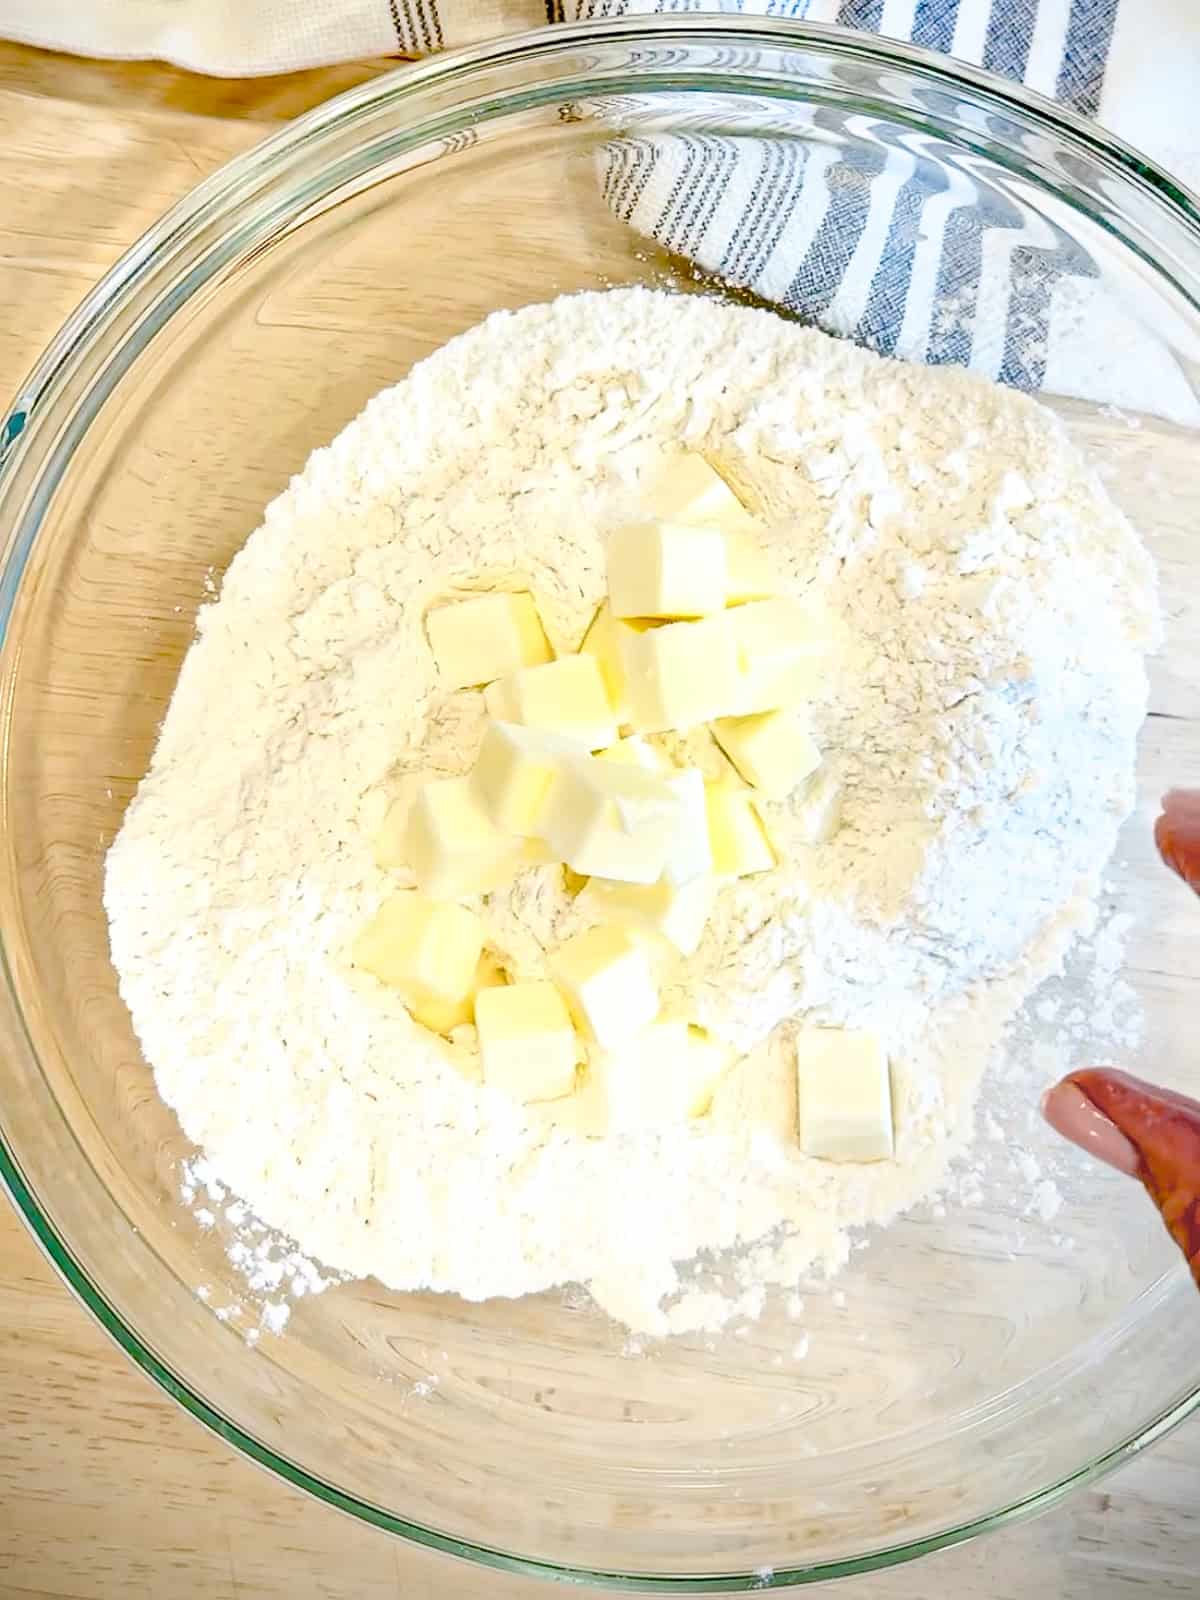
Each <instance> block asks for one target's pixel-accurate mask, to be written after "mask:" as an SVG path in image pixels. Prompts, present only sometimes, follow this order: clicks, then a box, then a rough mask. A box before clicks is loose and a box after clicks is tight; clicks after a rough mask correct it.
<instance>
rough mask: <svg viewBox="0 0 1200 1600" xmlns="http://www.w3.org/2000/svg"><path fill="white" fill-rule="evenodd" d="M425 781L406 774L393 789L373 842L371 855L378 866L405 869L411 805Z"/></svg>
mask: <svg viewBox="0 0 1200 1600" xmlns="http://www.w3.org/2000/svg"><path fill="white" fill-rule="evenodd" d="M426 781H427V780H426V779H425V778H424V777H423V776H422V775H421V774H420V773H418V772H406V773H405V774H404V776H403V777H402V778H401V779H400V782H399V783H398V784H397V786H396V790H395V793H394V794H393V796H392V800H391V803H390V804H389V806H388V808H387V810H386V812H385V813H384V817H383V822H382V823H381V824H380V828H379V832H378V833H377V834H376V835H375V838H374V840H373V841H372V846H371V848H372V852H373V854H374V856H375V863H376V865H377V866H380V867H384V868H385V869H387V870H388V871H392V870H394V869H395V868H397V867H407V866H408V855H407V853H406V852H407V842H406V837H405V836H406V834H407V832H408V818H409V813H410V812H411V811H412V807H413V801H414V800H415V799H416V798H417V796H418V795H419V794H420V792H421V787H422V785H423V784H424V783H425V782H426Z"/></svg>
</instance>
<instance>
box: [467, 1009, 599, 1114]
mask: <svg viewBox="0 0 1200 1600" xmlns="http://www.w3.org/2000/svg"><path fill="white" fill-rule="evenodd" d="M475 1027H476V1029H477V1030H478V1035H479V1058H480V1061H481V1062H482V1065H483V1081H484V1082H485V1083H486V1084H487V1085H488V1087H489V1088H492V1089H499V1090H500V1091H501V1093H503V1094H507V1095H510V1096H511V1097H512V1098H513V1099H514V1100H521V1101H524V1102H526V1103H529V1102H531V1101H535V1100H557V1099H558V1098H559V1097H560V1096H562V1095H567V1094H570V1093H571V1092H572V1090H573V1089H574V1087H575V1066H576V1063H577V1062H578V1060H579V1058H580V1054H581V1052H580V1047H579V1038H578V1035H577V1034H576V1032H575V1027H574V1024H573V1023H572V1021H571V1017H570V1013H569V1012H568V1010H567V1007H566V1004H565V1002H564V1000H563V998H562V996H561V995H560V994H559V992H558V990H557V989H556V988H555V987H554V985H553V984H552V983H512V984H509V985H508V986H507V987H506V988H503V989H500V988H494V989H484V990H482V991H481V992H480V993H479V994H478V995H476V997H475Z"/></svg>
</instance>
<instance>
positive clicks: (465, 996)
mask: <svg viewBox="0 0 1200 1600" xmlns="http://www.w3.org/2000/svg"><path fill="white" fill-rule="evenodd" d="M482 952H483V923H482V922H481V921H480V919H479V918H478V917H477V916H476V915H475V913H474V912H473V911H468V910H467V909H466V908H465V907H464V906H456V905H451V904H446V903H444V902H440V901H436V900H431V899H429V898H428V897H427V896H426V895H423V894H422V893H421V892H420V891H419V890H417V889H402V890H401V891H400V893H399V894H394V895H392V896H391V897H390V898H389V899H387V900H385V901H384V902H383V904H382V905H381V906H380V908H379V910H378V911H377V912H376V913H375V915H374V917H373V918H372V919H371V921H370V922H369V923H368V924H367V926H366V927H365V928H364V929H363V931H362V932H361V933H360V934H359V936H358V938H357V940H356V941H355V944H354V949H353V952H352V959H353V962H354V965H355V966H356V967H361V968H362V969H363V970H364V971H365V972H369V973H370V974H371V975H372V977H375V978H378V980H379V982H380V983H384V984H387V985H388V987H389V988H393V989H397V990H399V992H400V993H401V995H402V996H403V997H404V1000H405V1003H406V1004H407V1005H408V1007H409V1010H410V1011H411V1012H412V1014H413V1016H414V1017H415V1018H416V1020H417V1021H418V1022H422V1023H424V1024H425V1026H426V1027H430V1028H433V1029H434V1031H435V1032H438V1033H440V1032H443V1031H445V1032H448V1031H449V1029H450V1028H451V1027H454V1026H456V1025H457V1021H458V1020H463V1021H469V1020H470V1011H469V1006H468V1009H467V1013H466V1015H465V1016H463V1017H461V1018H460V1016H459V1014H460V1013H461V1011H462V1008H463V1006H464V1004H466V1003H468V1002H469V999H470V996H471V995H472V994H473V993H474V986H475V978H476V973H477V970H478V968H479V961H480V956H481V954H482ZM451 1019H455V1020H451Z"/></svg>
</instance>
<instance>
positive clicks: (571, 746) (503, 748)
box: [471, 722, 579, 839]
mask: <svg viewBox="0 0 1200 1600" xmlns="http://www.w3.org/2000/svg"><path fill="white" fill-rule="evenodd" d="M578 755H579V746H578V745H577V744H575V743H574V741H572V740H570V739H563V738H560V737H558V736H557V735H555V734H552V733H544V732H542V731H541V729H538V728H522V727H520V726H519V725H518V724H517V723H513V722H489V723H488V725H487V727H486V728H485V729H484V733H483V742H482V743H481V745H480V746H479V755H478V756H477V757H476V760H475V767H474V770H473V772H472V773H471V788H472V791H473V792H474V794H475V796H476V798H477V799H478V801H479V803H480V804H481V805H482V807H483V809H484V810H485V811H486V812H487V814H488V816H489V817H490V818H491V820H492V822H493V823H494V824H495V826H496V827H497V828H499V829H500V830H501V831H503V832H505V833H515V834H520V835H521V836H522V837H523V838H527V839H532V838H535V837H539V836H540V835H541V831H542V819H543V815H544V812H545V809H546V802H547V800H548V799H549V796H550V786H551V784H552V783H553V782H554V780H555V778H556V777H557V775H558V773H559V772H560V771H561V769H562V767H563V764H564V762H566V761H568V760H571V759H573V758H575V757H577V756H578Z"/></svg>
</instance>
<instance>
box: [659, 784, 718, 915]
mask: <svg viewBox="0 0 1200 1600" xmlns="http://www.w3.org/2000/svg"><path fill="white" fill-rule="evenodd" d="M666 783H667V787H668V789H670V791H671V793H672V794H673V795H674V796H675V798H676V799H677V800H678V802H679V824H678V827H677V828H676V830H675V832H674V833H673V834H672V835H671V843H670V847H669V849H668V851H667V858H666V860H665V861H664V862H663V877H664V878H665V879H666V880H667V882H668V883H671V884H674V885H676V886H680V885H682V884H685V883H690V882H691V880H692V879H693V878H700V877H703V876H704V875H705V874H707V873H711V871H712V869H713V857H712V840H711V838H710V836H709V831H708V804H707V801H706V799H705V794H704V775H703V773H701V772H699V771H698V770H697V769H696V768H695V767H684V768H682V769H681V770H679V771H676V772H671V773H668V774H667V777H666Z"/></svg>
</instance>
